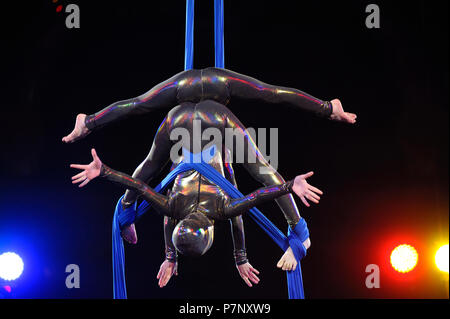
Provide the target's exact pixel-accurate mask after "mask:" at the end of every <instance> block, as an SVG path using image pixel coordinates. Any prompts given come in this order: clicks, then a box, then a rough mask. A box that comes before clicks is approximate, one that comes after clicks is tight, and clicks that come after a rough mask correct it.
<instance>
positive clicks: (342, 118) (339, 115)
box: [330, 99, 356, 124]
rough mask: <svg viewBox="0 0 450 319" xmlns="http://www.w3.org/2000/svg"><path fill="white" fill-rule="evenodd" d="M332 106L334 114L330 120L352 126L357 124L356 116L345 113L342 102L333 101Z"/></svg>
mask: <svg viewBox="0 0 450 319" xmlns="http://www.w3.org/2000/svg"><path fill="white" fill-rule="evenodd" d="M331 105H332V106H333V113H332V114H331V116H330V118H331V119H332V120H333V121H339V122H347V123H350V124H355V123H356V114H353V113H348V112H345V111H344V108H343V107H342V103H341V101H339V100H338V99H334V100H332V101H331Z"/></svg>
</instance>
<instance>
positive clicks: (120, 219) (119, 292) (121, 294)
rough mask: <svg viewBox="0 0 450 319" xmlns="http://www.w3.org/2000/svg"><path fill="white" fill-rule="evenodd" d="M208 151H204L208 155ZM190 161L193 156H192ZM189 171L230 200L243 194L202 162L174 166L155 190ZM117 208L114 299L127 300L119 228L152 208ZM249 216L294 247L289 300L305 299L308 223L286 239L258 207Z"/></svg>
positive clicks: (282, 245)
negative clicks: (294, 259)
mask: <svg viewBox="0 0 450 319" xmlns="http://www.w3.org/2000/svg"><path fill="white" fill-rule="evenodd" d="M209 151H210V150H209V149H208V150H206V151H205V152H209ZM189 158H191V157H189ZM189 170H196V171H198V172H199V173H200V174H202V175H203V176H204V177H206V178H207V179H209V180H210V181H211V182H212V183H214V184H216V185H217V186H218V187H220V188H221V189H222V190H224V191H225V192H226V193H227V194H228V195H229V196H230V197H232V198H239V197H243V196H244V195H243V194H242V193H241V192H239V190H238V189H237V188H236V187H234V185H233V184H231V183H230V182H229V181H228V180H226V179H225V178H224V177H223V176H222V175H221V174H220V173H219V172H218V171H216V170H215V169H214V168H213V167H212V166H211V165H209V164H208V163H205V162H204V161H202V162H201V163H186V162H181V163H180V164H179V165H178V166H177V167H175V168H174V169H173V170H172V171H171V172H170V173H169V175H167V176H166V178H164V179H163V181H162V182H161V183H160V184H159V185H158V186H157V187H155V190H156V191H157V192H162V191H163V190H164V189H165V188H166V187H167V186H168V185H169V184H170V183H171V182H172V181H173V180H174V179H175V177H176V176H177V175H178V174H180V173H182V172H186V171H189ZM122 197H123V196H122ZM122 197H121V198H120V200H119V202H118V203H117V205H116V210H115V213H114V220H113V247H112V248H113V282H114V299H126V298H127V294H126V284H125V253H124V248H123V241H122V237H121V235H120V229H121V228H122V227H123V226H125V225H129V224H131V223H133V222H134V221H135V220H137V219H139V218H140V217H141V216H142V215H143V214H144V213H145V212H146V211H147V210H148V209H149V208H150V206H151V205H150V204H149V203H148V202H146V201H143V202H142V203H141V204H140V205H139V207H138V208H137V209H136V206H133V207H130V208H128V209H126V210H123V209H122V205H121V200H122ZM249 213H250V217H251V218H252V219H253V220H254V221H255V222H256V223H257V224H258V225H259V226H260V227H261V228H262V229H263V230H264V231H265V232H266V233H267V234H268V235H269V236H270V237H271V238H272V240H273V241H274V242H275V243H276V244H277V245H278V246H279V247H280V248H281V249H282V250H283V251H285V250H286V249H288V248H289V246H290V247H291V248H292V251H293V253H294V256H295V257H296V259H297V261H298V265H297V268H296V269H295V270H293V271H288V272H287V283H288V295H289V299H304V297H305V296H304V291H303V279H302V271H301V266H300V260H301V259H302V258H303V257H304V256H305V255H306V248H305V247H304V246H303V242H304V241H305V240H306V239H307V238H308V237H309V231H308V228H307V225H306V221H305V220H304V219H303V218H302V219H300V221H299V222H298V223H297V225H296V226H295V228H294V229H291V227H289V229H288V236H287V237H286V236H285V235H284V234H283V233H282V232H281V231H280V230H279V229H278V228H277V227H276V226H275V225H274V224H273V223H272V222H271V221H270V220H269V219H267V217H266V216H264V214H262V213H261V212H260V211H259V210H258V209H257V208H256V207H254V208H252V209H250V210H249Z"/></svg>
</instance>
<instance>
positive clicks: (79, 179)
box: [72, 176, 86, 184]
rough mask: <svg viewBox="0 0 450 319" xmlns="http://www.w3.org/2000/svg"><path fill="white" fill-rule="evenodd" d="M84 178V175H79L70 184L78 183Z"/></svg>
mask: <svg viewBox="0 0 450 319" xmlns="http://www.w3.org/2000/svg"><path fill="white" fill-rule="evenodd" d="M84 180H86V176H81V177H79V178H77V179H76V180H74V181H72V184H78V183H80V182H82V181H84Z"/></svg>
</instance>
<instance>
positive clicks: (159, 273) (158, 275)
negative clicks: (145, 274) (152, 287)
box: [156, 265, 163, 279]
mask: <svg viewBox="0 0 450 319" xmlns="http://www.w3.org/2000/svg"><path fill="white" fill-rule="evenodd" d="M162 268H163V266H162V265H161V267H159V271H158V274H157V275H156V279H159V278H160V277H161V274H162Z"/></svg>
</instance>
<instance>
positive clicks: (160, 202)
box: [100, 164, 170, 215]
mask: <svg viewBox="0 0 450 319" xmlns="http://www.w3.org/2000/svg"><path fill="white" fill-rule="evenodd" d="M100 177H102V178H105V179H106V180H108V181H111V182H114V183H117V184H119V185H120V186H123V187H126V188H130V189H133V190H135V191H136V192H137V193H138V194H140V195H142V196H143V197H144V198H145V199H146V200H147V201H148V202H151V203H152V204H153V207H154V208H155V209H156V210H157V211H159V212H160V213H162V214H165V215H167V214H169V213H170V212H169V203H168V202H169V199H168V197H167V196H164V195H162V194H160V193H158V192H156V191H155V190H154V189H152V188H151V187H150V186H148V185H147V184H145V183H143V182H142V181H140V180H138V179H135V178H133V177H131V176H129V175H127V174H125V173H122V172H118V171H115V170H113V169H112V168H110V167H108V166H106V165H105V164H103V165H102V168H101V170H100Z"/></svg>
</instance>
